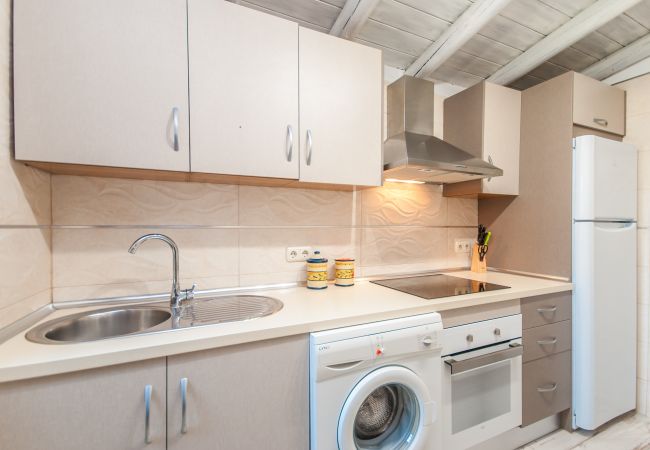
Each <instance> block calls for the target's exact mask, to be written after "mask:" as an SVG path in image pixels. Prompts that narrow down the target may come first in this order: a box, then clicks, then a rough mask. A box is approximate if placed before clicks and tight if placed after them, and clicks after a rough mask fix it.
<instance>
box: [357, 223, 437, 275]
mask: <svg viewBox="0 0 650 450" xmlns="http://www.w3.org/2000/svg"><path fill="white" fill-rule="evenodd" d="M396 265H410V266H413V267H417V268H418V270H424V269H425V268H428V269H431V270H435V269H441V268H444V267H446V266H447V230H446V229H445V228H425V227H382V228H365V229H363V231H362V237H361V266H363V267H364V268H369V267H372V266H396ZM364 273H367V271H366V272H364Z"/></svg>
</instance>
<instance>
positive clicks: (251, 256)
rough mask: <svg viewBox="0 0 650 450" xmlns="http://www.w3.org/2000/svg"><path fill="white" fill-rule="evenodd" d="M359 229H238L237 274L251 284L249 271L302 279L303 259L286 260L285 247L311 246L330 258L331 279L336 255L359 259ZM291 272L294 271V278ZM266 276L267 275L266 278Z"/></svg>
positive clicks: (303, 271) (280, 278)
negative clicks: (300, 260) (298, 260)
mask: <svg viewBox="0 0 650 450" xmlns="http://www.w3.org/2000/svg"><path fill="white" fill-rule="evenodd" d="M357 234H358V230H356V229H352V228H340V229H339V228H337V229H313V228H311V229H310V228H298V229H296V228H287V229H255V230H240V238H239V264H240V266H239V273H240V276H241V277H242V279H246V283H247V284H250V281H249V280H251V279H253V278H251V277H244V276H245V275H252V274H278V276H279V278H278V279H279V280H280V282H285V281H295V280H303V279H305V276H304V274H305V270H306V264H305V263H304V262H287V261H286V248H287V247H293V246H310V247H311V248H312V249H313V250H320V252H321V254H322V255H323V256H324V257H325V258H328V259H329V265H330V278H331V277H332V275H333V273H332V270H331V268H332V266H333V265H334V259H335V258H355V259H356V260H357V261H358V260H359V247H358V245H357V242H358V238H357ZM291 274H296V275H295V277H294V276H293V275H291ZM265 279H267V278H265Z"/></svg>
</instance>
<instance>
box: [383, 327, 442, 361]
mask: <svg viewBox="0 0 650 450" xmlns="http://www.w3.org/2000/svg"><path fill="white" fill-rule="evenodd" d="M438 333H439V331H438V329H437V328H435V327H434V326H431V325H423V326H420V327H414V328H407V329H403V330H395V331H390V332H387V333H380V334H375V335H372V336H371V342H372V346H371V357H372V358H373V359H378V358H385V357H391V356H397V355H402V354H405V353H414V352H419V351H427V350H435V349H439V348H440V345H439V338H438Z"/></svg>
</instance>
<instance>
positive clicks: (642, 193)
mask: <svg viewBox="0 0 650 450" xmlns="http://www.w3.org/2000/svg"><path fill="white" fill-rule="evenodd" d="M637 204H638V205H637V226H638V227H639V228H648V226H650V189H640V190H639V191H638V193H637Z"/></svg>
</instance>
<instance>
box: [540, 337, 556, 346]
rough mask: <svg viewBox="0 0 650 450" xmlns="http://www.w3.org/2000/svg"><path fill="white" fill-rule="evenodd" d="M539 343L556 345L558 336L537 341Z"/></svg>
mask: <svg viewBox="0 0 650 450" xmlns="http://www.w3.org/2000/svg"><path fill="white" fill-rule="evenodd" d="M537 343H538V344H539V345H555V344H557V338H556V337H554V338H553V339H543V340H541V341H537Z"/></svg>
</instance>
